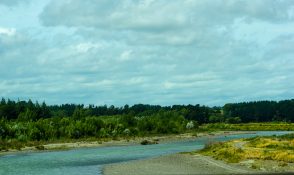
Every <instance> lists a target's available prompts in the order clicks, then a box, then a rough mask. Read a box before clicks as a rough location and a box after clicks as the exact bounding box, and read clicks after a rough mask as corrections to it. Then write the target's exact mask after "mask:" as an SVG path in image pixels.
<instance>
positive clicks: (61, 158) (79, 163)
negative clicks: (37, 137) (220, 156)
mask: <svg viewBox="0 0 294 175" xmlns="http://www.w3.org/2000/svg"><path fill="white" fill-rule="evenodd" d="M286 133H289V132H280V131H266V132H263V131H259V132H256V133H255V134H237V135H229V136H209V137H203V138H198V139H195V140H193V141H181V142H174V143H165V144H158V145H146V146H142V145H135V146H134V145H132V146H113V147H98V148H81V149H75V150H69V151H56V152H42V153H21V154H14V155H7V156H2V157H0V175H78V174H79V175H99V174H101V170H102V167H103V165H105V164H110V163H118V162H124V161H130V160H137V159H144V158H150V157H156V156H160V155H165V154H172V153H177V152H183V151H192V150H197V149H201V148H203V146H204V145H205V143H207V142H212V141H225V140H231V139H238V138H248V137H254V136H257V135H259V136H266V135H274V134H276V135H282V134H286Z"/></svg>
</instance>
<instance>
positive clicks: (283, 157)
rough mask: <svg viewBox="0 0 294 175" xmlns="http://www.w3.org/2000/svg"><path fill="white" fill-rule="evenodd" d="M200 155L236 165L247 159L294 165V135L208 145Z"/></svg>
mask: <svg viewBox="0 0 294 175" xmlns="http://www.w3.org/2000/svg"><path fill="white" fill-rule="evenodd" d="M200 153H202V154H204V155H209V156H212V157H214V158H215V159H220V160H225V161H227V162H231V163H236V162H240V161H244V160H248V159H253V160H274V161H280V165H285V164H287V163H294V134H287V135H283V136H268V137H255V138H249V139H241V140H233V141H228V142H219V143H214V144H208V145H206V146H205V148H204V149H203V150H201V151H200Z"/></svg>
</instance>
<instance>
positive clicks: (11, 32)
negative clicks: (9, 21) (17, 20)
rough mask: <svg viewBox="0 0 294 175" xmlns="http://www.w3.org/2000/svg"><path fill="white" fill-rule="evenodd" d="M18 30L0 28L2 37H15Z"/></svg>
mask: <svg viewBox="0 0 294 175" xmlns="http://www.w3.org/2000/svg"><path fill="white" fill-rule="evenodd" d="M15 33H16V30H15V29H14V28H3V27H0V35H7V36H14V35H15Z"/></svg>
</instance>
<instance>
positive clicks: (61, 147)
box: [0, 131, 254, 156]
mask: <svg viewBox="0 0 294 175" xmlns="http://www.w3.org/2000/svg"><path fill="white" fill-rule="evenodd" d="M246 133H254V131H215V132H200V133H197V135H195V133H183V134H176V135H175V134H174V135H158V136H146V137H134V138H129V139H126V138H122V139H119V140H109V141H104V142H103V141H101V140H99V141H78V142H68V143H48V144H43V145H40V146H41V148H42V149H40V148H39V149H37V148H36V146H31V147H24V148H22V149H21V150H14V149H10V150H8V151H0V156H5V155H13V154H22V153H38V152H50V151H65V150H72V149H79V148H95V147H97V148H98V147H108V146H128V145H140V143H141V142H142V141H143V140H149V141H156V142H158V143H159V144H161V143H169V142H178V141H189V140H194V139H197V138H200V137H205V136H220V135H224V136H225V135H234V134H246Z"/></svg>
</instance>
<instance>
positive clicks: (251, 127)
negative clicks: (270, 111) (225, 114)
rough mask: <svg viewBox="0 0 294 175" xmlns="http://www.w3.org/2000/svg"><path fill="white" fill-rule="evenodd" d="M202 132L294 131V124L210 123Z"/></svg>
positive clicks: (203, 127) (204, 126) (205, 125)
mask: <svg viewBox="0 0 294 175" xmlns="http://www.w3.org/2000/svg"><path fill="white" fill-rule="evenodd" d="M201 129H202V130H208V131H209V130H213V131H214V130H223V131H294V123H286V122H268V123H265V122H264V123H240V124H230V123H209V124H204V125H203V126H201Z"/></svg>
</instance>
